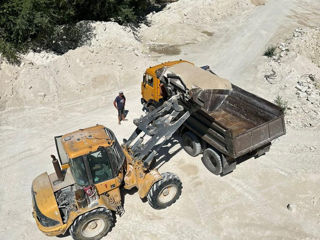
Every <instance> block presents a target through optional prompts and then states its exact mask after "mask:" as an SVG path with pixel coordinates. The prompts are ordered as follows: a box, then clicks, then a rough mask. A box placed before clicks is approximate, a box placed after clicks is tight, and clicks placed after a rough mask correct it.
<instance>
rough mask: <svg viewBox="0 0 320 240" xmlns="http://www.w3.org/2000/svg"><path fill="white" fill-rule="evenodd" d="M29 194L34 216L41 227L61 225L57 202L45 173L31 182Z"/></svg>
mask: <svg viewBox="0 0 320 240" xmlns="http://www.w3.org/2000/svg"><path fill="white" fill-rule="evenodd" d="M31 194H32V203H33V209H34V216H35V218H37V219H36V220H37V221H38V222H39V223H40V224H41V225H42V226H43V227H53V226H57V225H59V224H62V220H61V215H60V212H59V208H58V205H57V201H56V198H55V196H54V192H53V188H52V185H51V182H50V179H49V176H48V174H47V173H46V172H45V173H43V174H41V175H39V176H38V177H36V178H35V179H34V180H33V182H32V188H31Z"/></svg>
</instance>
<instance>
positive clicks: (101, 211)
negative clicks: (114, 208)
mask: <svg viewBox="0 0 320 240" xmlns="http://www.w3.org/2000/svg"><path fill="white" fill-rule="evenodd" d="M114 223H115V216H114V214H112V212H111V211H110V210H107V209H105V208H97V209H94V210H92V211H90V212H86V213H84V214H82V215H80V216H79V217H78V218H77V219H76V220H75V221H74V222H73V224H72V225H71V227H70V234H71V235H72V237H73V239H75V240H99V239H101V238H103V237H104V236H105V235H107V233H108V232H110V231H111V229H112V227H113V226H114Z"/></svg>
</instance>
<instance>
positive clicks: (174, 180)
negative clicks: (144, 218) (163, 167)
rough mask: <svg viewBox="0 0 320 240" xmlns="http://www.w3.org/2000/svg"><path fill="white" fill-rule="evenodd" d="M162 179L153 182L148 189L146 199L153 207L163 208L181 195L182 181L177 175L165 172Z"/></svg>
mask: <svg viewBox="0 0 320 240" xmlns="http://www.w3.org/2000/svg"><path fill="white" fill-rule="evenodd" d="M161 176H162V179H161V180H159V181H158V182H156V183H154V184H153V185H152V187H151V188H150V190H149V193H148V196H147V199H148V202H149V204H150V206H151V207H152V208H154V209H164V208H166V207H169V206H170V205H172V204H173V203H174V202H175V201H177V199H178V198H179V197H180V195H181V190H182V183H181V181H180V179H179V177H178V176H176V175H175V174H173V173H170V172H166V173H162V174H161Z"/></svg>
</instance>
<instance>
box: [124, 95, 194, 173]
mask: <svg viewBox="0 0 320 240" xmlns="http://www.w3.org/2000/svg"><path fill="white" fill-rule="evenodd" d="M179 99H181V95H180V94H178V95H174V96H172V97H171V98H170V99H169V100H168V101H166V102H165V103H164V104H162V105H161V106H160V107H158V108H157V109H155V110H153V111H152V112H150V113H148V114H147V115H145V116H143V117H141V118H139V119H135V120H134V124H135V125H136V126H137V128H136V129H135V131H134V132H133V133H132V135H131V136H130V138H129V139H128V140H127V141H126V142H125V144H124V146H125V147H127V148H128V147H130V145H131V144H133V145H132V146H131V147H130V149H131V152H132V154H133V157H134V159H136V160H141V161H143V164H144V167H145V168H148V167H149V166H150V164H151V162H152V160H153V159H154V157H155V156H156V155H157V154H158V151H159V149H160V148H161V147H162V146H163V144H164V143H165V142H166V141H167V140H169V139H170V138H171V136H172V135H173V134H174V133H175V132H176V131H177V130H178V129H179V127H180V126H181V125H182V124H183V123H184V122H185V121H186V120H187V119H188V118H189V116H190V112H189V111H186V110H185V109H184V107H183V106H182V105H181V104H179ZM140 134H142V136H141V137H140V138H139V139H137V138H138V136H139V135H140ZM146 136H149V137H150V138H149V139H148V140H147V141H146V142H145V143H144V138H145V137H146ZM136 139H137V140H136Z"/></svg>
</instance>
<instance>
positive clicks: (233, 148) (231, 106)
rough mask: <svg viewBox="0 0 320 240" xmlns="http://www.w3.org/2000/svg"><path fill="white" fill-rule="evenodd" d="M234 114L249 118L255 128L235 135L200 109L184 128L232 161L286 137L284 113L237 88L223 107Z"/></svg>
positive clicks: (208, 113)
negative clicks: (278, 138)
mask: <svg viewBox="0 0 320 240" xmlns="http://www.w3.org/2000/svg"><path fill="white" fill-rule="evenodd" d="M221 107H222V108H225V109H226V110H228V111H232V112H233V114H235V115H239V116H242V117H244V118H248V120H249V121H251V122H252V123H253V125H254V127H252V128H250V129H248V130H247V131H245V132H243V133H241V134H239V135H235V133H234V132H232V131H231V130H230V129H228V127H226V126H224V125H223V124H221V122H219V121H216V120H215V118H213V117H212V116H210V115H211V113H210V112H207V111H206V109H200V108H199V109H198V110H197V111H195V112H194V113H193V114H192V115H191V117H190V118H189V119H188V120H187V122H186V123H185V126H186V127H187V128H188V129H189V130H191V131H192V132H194V133H195V134H196V135H198V136H199V137H200V138H201V139H203V140H204V141H205V142H206V143H207V144H209V145H211V146H213V147H214V148H216V149H217V150H218V151H220V152H221V153H223V154H225V155H226V156H229V157H231V158H232V159H235V158H238V157H240V156H242V155H245V154H246V153H249V152H252V151H254V150H256V149H258V148H260V147H262V146H264V145H267V144H268V143H270V142H271V141H272V140H273V139H275V138H277V137H279V136H281V135H284V134H285V125H284V115H283V111H282V110H281V109H280V108H279V107H278V106H276V105H274V104H272V103H270V102H268V101H266V100H264V99H262V98H260V97H258V96H256V95H254V94H251V93H249V92H247V91H245V90H243V89H241V88H239V87H237V86H235V85H233V92H232V96H230V98H229V97H228V98H227V99H226V101H225V103H224V104H223V105H222V106H221Z"/></svg>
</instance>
